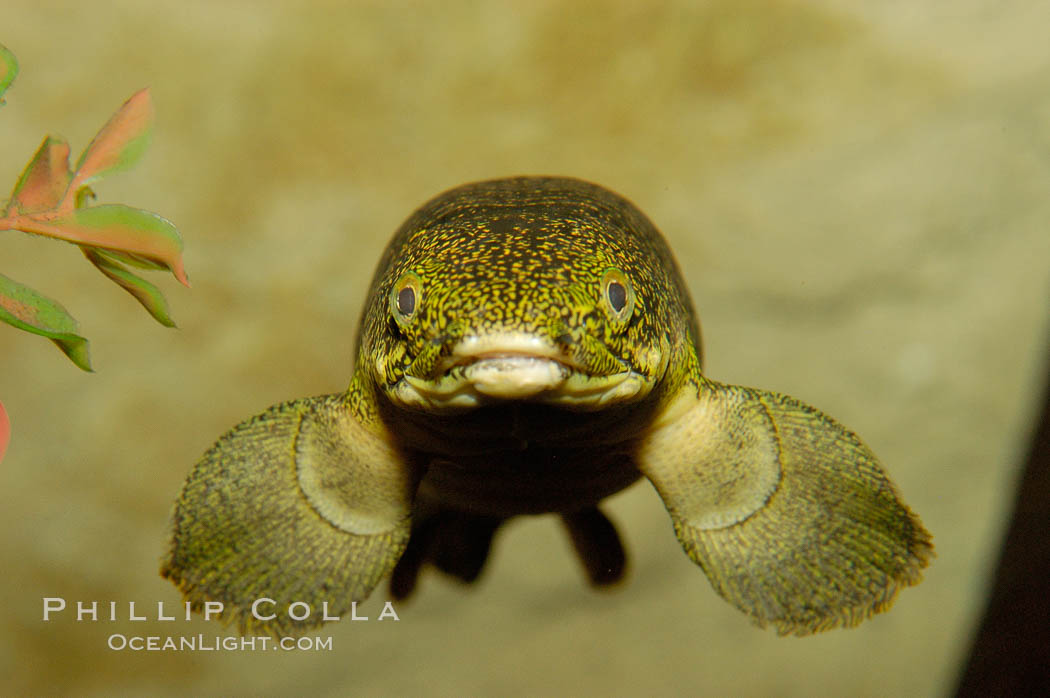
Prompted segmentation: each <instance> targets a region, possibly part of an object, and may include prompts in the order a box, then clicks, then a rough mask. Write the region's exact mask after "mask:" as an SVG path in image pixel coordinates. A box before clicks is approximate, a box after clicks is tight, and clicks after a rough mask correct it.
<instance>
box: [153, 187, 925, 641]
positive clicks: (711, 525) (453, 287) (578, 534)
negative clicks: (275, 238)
mask: <svg viewBox="0 0 1050 698" xmlns="http://www.w3.org/2000/svg"><path fill="white" fill-rule="evenodd" d="M361 327H362V328H363V329H362V334H361V336H360V338H359V342H358V361H357V366H356V370H355V372H354V377H353V380H352V382H351V385H350V387H349V389H348V391H347V393H346V395H345V396H342V397H340V396H330V397H319V398H306V399H303V400H299V401H295V402H291V403H286V404H283V405H279V406H277V407H274V408H272V409H271V410H269V411H268V412H265V413H263V414H262V415H259V416H258V417H255V418H252V419H251V420H248V421H247V422H245V423H244V424H242V425H240V426H238V427H236V428H235V429H234V430H233V431H232V432H230V433H229V434H227V435H226V436H224V437H223V438H222V439H220V440H219V442H218V443H217V444H216V445H215V446H214V447H213V448H212V450H211V451H209V452H208V453H207V454H206V455H205V457H204V458H203V459H202V460H201V461H200V463H198V464H197V467H196V468H195V469H194V471H193V472H192V473H191V474H190V477H189V479H188V481H187V483H186V486H185V488H184V490H183V493H182V496H181V497H180V499H179V501H178V502H177V504H176V508H175V514H174V524H173V529H174V535H173V541H172V546H171V551H170V555H169V558H168V559H167V560H166V562H165V563H164V567H163V569H162V574H163V575H164V576H166V577H169V578H171V579H172V580H173V581H175V582H176V584H178V586H179V587H180V589H182V590H183V592H184V593H185V594H186V596H187V597H188V599H189V600H190V601H191V602H192V604H193V607H194V608H195V609H198V610H199V609H200V608H201V607H202V606H203V605H204V604H205V603H206V602H207V600H209V599H215V600H219V601H221V602H222V603H223V614H222V617H223V618H224V619H226V620H234V621H236V622H237V624H238V626H239V628H240V629H241V631H242V632H244V631H248V630H255V629H261V630H264V631H267V632H271V633H275V634H285V633H291V632H297V631H301V630H303V629H307V628H310V627H313V626H316V625H317V624H319V623H320V622H321V621H322V620H325V619H324V617H323V616H322V617H318V616H316V615H315V616H312V617H309V618H306V619H299V620H293V619H292V618H291V617H290V616H292V615H294V614H292V613H291V611H292V610H293V608H294V607H295V604H296V603H298V604H303V603H306V604H309V606H310V607H311V608H319V607H320V608H323V607H325V604H328V607H329V608H331V610H332V613H333V615H338V614H341V613H345V612H346V611H347V610H348V609H349V608H351V602H352V601H357V600H361V599H363V598H365V597H367V596H368V594H369V593H370V592H371V590H372V589H373V588H374V587H375V585H376V584H377V583H378V581H379V579H380V578H381V577H382V576H384V575H386V574H389V573H392V579H391V592H392V594H393V595H394V596H396V597H398V598H403V597H405V596H407V595H408V594H410V593H411V592H412V590H413V589H414V587H415V586H416V583H417V578H418V575H419V572H420V570H421V568H422V567H423V566H424V565H425V564H427V563H432V564H434V565H435V566H436V567H438V568H439V569H441V570H443V571H445V572H447V573H449V574H451V575H453V576H456V577H459V578H460V579H462V580H464V581H467V582H469V581H473V580H474V579H476V578H477V576H478V575H479V574H480V573H481V571H482V568H483V566H484V563H485V561H486V559H487V557H488V554H489V549H490V546H491V541H492V537H493V535H494V534H495V532H496V531H497V529H498V528H499V526H500V525H501V523H502V522H503V521H504V520H506V519H507V518H510V517H513V516H515V515H520V514H529V513H544V512H554V513H558V514H561V515H562V517H563V520H564V521H565V523H566V526H567V529H568V532H569V533H570V536H571V539H572V542H573V545H574V547H575V549H576V551H577V553H578V554H579V556H580V558H581V560H582V562H583V563H584V565H585V568H586V570H587V573H588V577H589V579H590V581H591V583H592V584H595V585H599V586H601V585H607V584H611V583H614V582H616V581H618V580H619V579H620V578H621V577H622V575H623V572H624V569H625V555H624V552H623V548H622V545H621V543H620V541H619V537H618V536H617V534H616V531H615V527H614V526H613V525H612V524H611V522H610V521H609V520H608V519H607V518H606V517H605V515H604V514H602V513H601V511H600V510H599V509H598V508H597V507H598V504H599V502H600V501H601V500H602V499H603V498H604V497H606V496H608V495H610V494H613V493H615V492H617V491H619V490H621V489H623V488H624V487H626V486H628V485H630V484H631V483H632V482H634V481H635V480H637V479H638V478H639V477H640V476H641V475H644V476H645V477H647V478H648V479H649V480H650V481H651V482H652V484H653V485H654V486H655V487H656V489H657V491H658V492H659V493H660V496H661V497H662V498H663V500H664V503H665V505H666V506H667V510H668V512H669V513H670V515H671V519H672V521H673V523H674V528H675V531H676V533H677V535H678V538H679V540H680V542H681V544H682V546H683V548H684V549H685V551H686V553H688V555H689V557H690V558H691V559H692V560H693V561H694V562H696V563H697V564H698V565H699V566H700V567H701V568H702V569H703V570H704V572H706V573H707V576H708V577H709V578H710V580H711V583H712V585H713V586H714V587H715V589H716V590H717V591H718V593H719V594H721V595H722V596H723V597H725V598H726V599H727V600H728V601H730V602H731V603H733V604H735V605H736V606H737V607H739V608H740V609H741V610H743V611H744V612H745V613H747V614H748V615H749V616H751V618H752V619H753V620H754V621H755V622H756V623H757V624H759V625H766V624H773V625H775V626H776V628H777V630H778V631H779V632H781V633H795V634H799V635H805V634H808V633H811V632H814V631H818V630H825V629H828V628H832V627H835V626H838V625H855V624H856V623H858V622H860V621H861V620H863V619H864V618H866V617H868V616H870V615H871V614H873V613H877V612H879V611H882V610H884V609H885V608H887V607H888V606H889V604H890V603H891V602H892V600H893V597H894V596H895V594H896V592H897V590H898V589H899V588H900V587H902V586H907V585H909V584H914V583H916V582H917V581H918V580H919V579H920V576H921V575H920V570H921V569H922V568H923V567H925V566H926V564H927V563H928V560H929V558H930V556H931V554H932V546H931V543H930V536H929V534H928V533H927V532H926V531H925V529H924V528H923V527H922V524H921V523H920V522H919V520H918V518H917V517H916V516H915V515H914V514H913V513H912V512H911V511H910V510H909V509H908V508H907V506H905V505H904V504H903V503H902V502H901V501H900V500H899V498H898V497H897V494H896V492H895V490H894V487H893V485H892V484H891V483H890V481H889V479H888V478H887V477H886V475H885V474H884V472H883V471H882V469H881V467H880V466H879V465H878V461H877V460H876V458H875V456H874V455H873V454H872V453H871V451H870V450H869V449H868V448H867V447H866V446H864V444H863V443H862V442H861V441H860V439H859V438H858V437H857V436H856V435H854V434H853V433H852V432H850V431H849V430H847V429H845V428H844V427H842V426H841V425H840V424H838V423H837V422H836V421H835V420H833V419H831V418H830V417H828V416H826V415H824V414H823V413H821V412H820V411H818V410H816V409H814V408H812V407H809V406H808V405H805V404H803V403H800V402H798V401H797V400H794V399H793V398H789V397H786V396H783V395H779V394H776V393H772V392H767V391H761V390H755V389H751V388H740V387H737V386H727V385H722V384H720V383H716V382H714V381H711V380H708V379H707V378H705V377H704V376H703V375H702V373H701V357H700V349H699V327H698V324H697V321H696V317H695V314H694V312H693V309H692V305H691V303H690V301H689V296H688V294H687V292H686V289H685V285H684V282H683V281H682V279H681V276H680V274H679V272H678V269H677V265H676V264H675V261H674V258H673V257H672V255H671V252H670V251H669V250H668V248H667V246H666V244H665V243H664V241H663V238H662V237H661V236H660V234H659V232H657V230H656V229H655V227H653V225H652V224H651V223H650V222H649V221H648V220H647V219H646V218H645V216H643V215H642V214H641V213H640V212H639V211H638V210H637V209H636V208H635V207H634V206H633V205H632V204H630V202H628V201H627V200H626V199H623V198H622V197H619V196H618V195H616V194H613V193H612V192H610V191H608V190H606V189H603V188H602V187H599V186H596V185H593V184H589V183H586V182H583V181H580V180H575V179H567V178H539V177H518V178H512V179H503V180H493V181H488V182H480V183H476V184H471V185H466V186H463V187H459V188H457V189H453V190H451V191H449V192H447V193H445V194H443V195H441V196H439V197H437V198H436V199H434V200H432V201H431V202H429V203H427V204H426V205H424V206H423V207H422V208H421V209H419V211H417V212H416V213H415V214H414V215H413V216H411V217H410V218H409V219H408V221H407V222H406V223H405V224H404V225H403V226H402V227H401V229H400V230H399V231H398V232H397V233H396V234H395V235H394V238H393V240H392V241H391V242H390V244H389V246H388V248H387V250H386V252H385V253H384V255H383V257H382V259H381V260H380V262H379V266H378V269H377V271H376V274H375V278H374V280H373V283H372V289H371V293H370V297H369V300H368V301H367V303H366V305H365V310H364V315H363V317H362V322H361ZM479 347H480V348H479ZM632 381H633V382H632ZM531 382H535V386H533V387H529V386H531V385H533V384H532V383H531ZM526 384H527V385H526ZM621 384H623V385H627V386H629V387H630V389H629V390H623V391H622V392H618V391H617V386H620V385H621ZM523 385H524V386H525V387H523ZM609 385H612V388H609V387H608V386H609ZM536 386H538V387H536ZM596 386H597V387H596ZM435 390H436V391H438V393H441V391H445V393H447V394H451V395H457V396H458V397H459V398H461V400H460V402H457V403H454V404H452V407H453V408H454V409H446V408H447V407H448V406H449V403H447V402H445V398H446V395H445V394H439V395H438V397H436V398H433V400H432V401H431V398H430V397H425V396H428V395H432V394H433V391H435ZM406 391H407V392H406ZM406 394H407V395H409V396H410V397H411V399H410V400H406V399H405V395H406ZM421 396H424V397H421ZM413 517H414V520H412V519H413ZM260 598H264V599H267V602H266V603H268V604H272V605H274V606H275V607H276V608H277V609H279V610H280V611H282V613H281V614H280V615H278V616H277V617H276V618H267V619H260V618H259V617H258V615H257V614H256V613H253V612H252V608H253V604H254V603H255V602H256V600H257V599H260Z"/></svg>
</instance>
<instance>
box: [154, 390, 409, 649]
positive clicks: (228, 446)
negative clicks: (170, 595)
mask: <svg viewBox="0 0 1050 698" xmlns="http://www.w3.org/2000/svg"><path fill="white" fill-rule="evenodd" d="M417 483H418V477H417V476H416V474H415V473H414V472H412V470H411V469H410V468H409V467H408V466H407V465H406V463H405V461H404V459H403V457H402V456H401V454H399V453H398V452H397V451H396V450H395V449H394V448H393V447H392V446H391V445H390V444H389V443H387V442H386V441H385V440H383V439H382V438H381V437H380V436H379V435H377V433H376V432H374V431H372V430H369V429H367V428H365V427H364V426H363V425H362V424H361V423H360V422H359V421H357V419H356V418H355V417H354V415H353V414H352V412H351V411H350V410H349V409H348V408H347V406H346V403H345V402H344V400H343V397H342V396H325V397H316V398H306V399H303V400H295V401H292V402H287V403H284V404H280V405H276V406H274V407H272V408H270V409H269V410H267V411H266V412H263V413H262V414H260V415H257V416H256V417H253V418H251V419H249V420H247V421H245V422H242V423H241V424H239V425H238V426H236V427H234V428H233V429H232V430H231V431H229V432H228V433H227V434H226V435H224V436H223V437H222V438H220V439H219V441H218V442H217V443H216V444H215V445H214V446H213V447H212V448H211V450H209V451H208V452H207V453H206V454H205V455H204V457H203V458H202V459H201V460H200V461H199V462H198V463H197V465H196V467H195V468H194V469H193V472H192V473H191V474H190V476H189V478H188V479H187V481H186V484H185V486H184V488H183V490H182V495H181V496H180V497H179V499H178V501H177V502H176V504H175V511H174V516H173V524H172V527H173V534H172V541H171V548H170V552H169V554H168V556H167V558H166V559H165V561H164V563H163V565H162V568H161V574H162V575H163V576H165V577H167V578H168V579H171V580H172V581H173V582H174V583H175V584H176V585H177V586H178V587H179V588H180V589H181V590H182V592H183V594H184V595H185V596H186V598H187V600H188V601H190V602H191V603H192V605H193V607H194V608H195V609H196V610H200V609H201V608H202V607H203V604H204V602H205V601H219V602H222V604H223V610H222V614H221V615H222V618H223V619H224V620H226V621H228V622H235V623H236V624H237V626H238V627H239V629H240V631H241V632H242V633H244V632H255V631H259V630H261V631H263V632H268V633H271V634H279V635H284V634H291V633H299V632H303V631H304V630H307V629H309V628H311V627H314V626H317V625H319V624H320V623H321V622H322V621H323V620H324V618H323V615H322V609H323V608H324V604H325V602H327V610H328V615H329V616H339V615H342V613H343V612H346V611H348V610H349V609H350V608H351V605H350V604H351V602H352V601H358V600H361V599H364V598H365V597H367V596H368V594H369V593H370V592H371V591H372V589H373V587H375V585H376V584H377V583H378V582H379V580H380V579H381V578H382V577H383V576H384V575H385V574H387V573H388V572H390V570H391V569H393V567H394V565H395V563H396V562H397V560H398V558H399V557H400V556H401V553H402V552H403V550H404V548H405V545H406V543H407V541H408V537H409V530H410V519H409V513H410V511H411V505H412V498H413V496H414V493H415V488H416V485H417ZM259 599H264V601H263V602H261V604H260V605H259V606H258V607H256V609H255V612H254V613H253V604H254V603H255V602H256V601H258V600H259ZM271 601H272V603H271ZM296 602H300V603H299V605H297V606H296V607H295V608H293V609H292V615H295V616H302V615H303V614H304V613H305V612H306V608H307V606H308V607H309V609H310V615H309V616H308V617H306V618H304V619H302V620H295V619H293V618H292V617H291V616H290V614H289V606H290V605H291V604H293V603H296ZM269 616H275V617H274V618H272V619H271V618H268V617H269Z"/></svg>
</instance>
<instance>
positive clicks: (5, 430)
mask: <svg viewBox="0 0 1050 698" xmlns="http://www.w3.org/2000/svg"><path fill="white" fill-rule="evenodd" d="M10 441H11V420H9V419H8V418H7V410H5V409H4V403H2V402H0V462H2V461H3V460H4V453H5V452H6V451H7V444H8V442H10Z"/></svg>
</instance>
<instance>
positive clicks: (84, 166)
mask: <svg viewBox="0 0 1050 698" xmlns="http://www.w3.org/2000/svg"><path fill="white" fill-rule="evenodd" d="M152 124H153V102H152V101H151V100H150V96H149V88H146V89H142V90H139V91H138V92H136V93H135V94H133V95H132V96H131V98H130V99H129V100H128V101H126V102H124V105H123V106H122V107H121V108H120V109H118V110H117V113H116V114H114V115H113V117H112V118H111V119H110V120H109V121H108V122H107V123H106V125H105V126H103V127H102V130H101V131H99V132H98V135H96V136H95V138H94V140H92V141H91V143H90V144H89V145H88V147H87V148H85V149H84V153H83V154H82V155H81V156H80V160H78V161H77V170H76V174H74V176H73V182H72V184H71V186H70V193H71V194H75V193H76V191H77V190H79V189H80V188H81V187H83V186H84V185H86V184H88V183H90V182H92V181H94V180H96V179H99V178H101V177H103V176H105V175H107V174H110V173H111V172H119V171H120V170H124V169H127V168H128V167H130V166H131V165H133V164H135V162H137V161H138V159H139V157H141V156H142V153H144V152H145V150H146V147H147V146H148V145H149V134H150V127H151V126H152ZM67 200H71V197H68V196H67Z"/></svg>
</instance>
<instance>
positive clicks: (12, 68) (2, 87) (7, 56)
mask: <svg viewBox="0 0 1050 698" xmlns="http://www.w3.org/2000/svg"><path fill="white" fill-rule="evenodd" d="M16 75H18V61H17V60H16V59H15V54H13V53H11V52H10V51H8V50H7V48H6V47H5V46H4V45H3V44H0V104H3V103H4V92H6V91H7V88H8V87H10V86H11V83H12V82H14V81H15V76H16Z"/></svg>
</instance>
